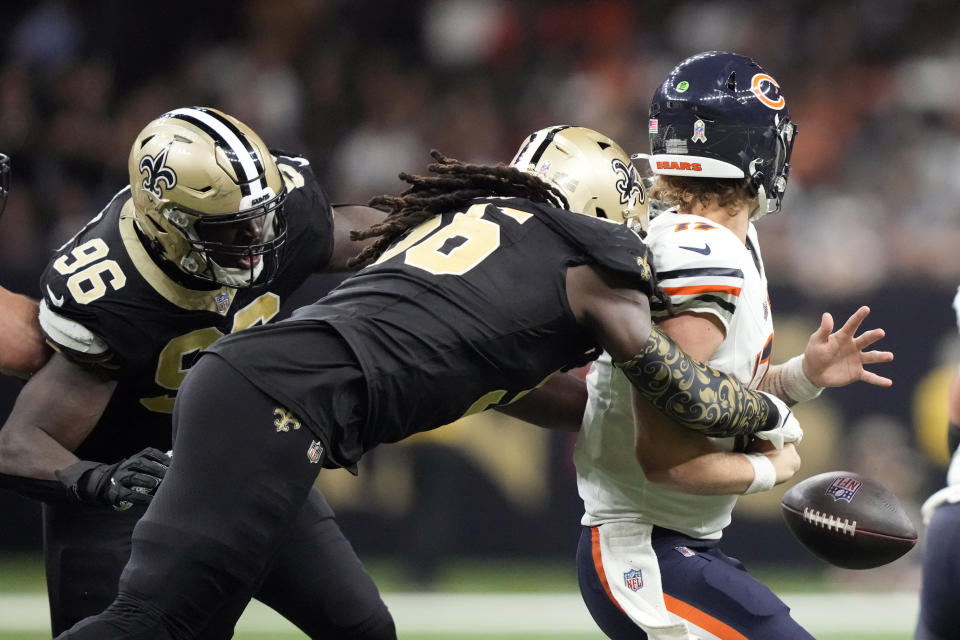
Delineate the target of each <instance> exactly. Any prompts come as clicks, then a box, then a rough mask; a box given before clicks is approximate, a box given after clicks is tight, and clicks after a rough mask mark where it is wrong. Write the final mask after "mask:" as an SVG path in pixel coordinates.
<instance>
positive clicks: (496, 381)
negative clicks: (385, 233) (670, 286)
mask: <svg viewBox="0 0 960 640" xmlns="http://www.w3.org/2000/svg"><path fill="white" fill-rule="evenodd" d="M647 259H648V255H647V249H646V246H645V245H644V244H643V242H642V241H641V240H640V238H639V237H638V236H637V235H636V234H635V233H633V232H632V231H630V230H629V229H628V228H627V227H626V226H624V225H618V224H613V223H610V222H607V221H605V220H600V219H597V218H591V217H588V216H584V215H580V214H576V213H571V212H569V211H564V210H560V209H554V208H551V207H547V206H542V205H538V204H535V203H531V202H529V201H527V200H522V199H496V200H482V201H478V202H476V203H475V204H473V205H472V206H470V207H469V208H467V209H466V210H465V211H462V212H458V213H447V214H443V215H438V216H436V217H434V218H431V219H429V220H427V221H426V222H424V223H422V224H421V225H419V226H418V227H416V228H414V229H412V230H411V231H410V232H409V233H408V234H407V235H406V236H405V237H404V238H402V239H401V240H400V241H398V242H397V243H395V244H394V245H393V246H392V247H391V248H390V249H388V250H387V251H386V252H385V253H384V255H383V256H382V257H381V258H380V260H378V261H377V263H376V264H374V265H371V266H369V267H367V268H365V269H363V270H362V271H360V272H358V273H357V274H355V275H353V276H351V277H350V278H348V279H347V280H345V281H344V282H343V283H342V284H341V285H340V286H339V287H337V288H336V289H334V290H333V291H332V292H331V293H330V294H329V295H327V296H326V297H325V298H323V299H322V300H320V301H318V302H317V303H315V304H313V305H310V306H307V307H303V308H301V309H298V310H297V311H296V312H295V313H294V314H293V316H292V317H291V318H290V319H288V320H285V321H283V322H280V323H277V324H275V325H272V326H270V327H259V328H257V329H256V330H254V331H251V332H246V333H245V334H243V335H237V336H230V337H228V338H225V339H224V340H223V341H221V342H219V343H217V345H214V346H213V347H212V348H211V349H209V351H211V352H213V353H217V354H218V355H220V356H221V357H223V358H225V359H226V360H227V361H228V362H230V363H231V364H232V365H233V366H234V367H235V368H237V369H238V370H239V371H241V372H242V373H244V374H245V376H246V377H247V378H248V379H249V380H251V381H252V382H253V383H254V384H255V385H257V386H258V387H260V388H261V389H263V390H264V391H265V392H266V393H268V394H270V395H271V396H273V397H274V398H275V399H277V400H278V401H279V402H281V403H283V404H284V405H285V406H286V407H287V408H288V409H290V410H291V411H294V412H295V413H297V414H298V415H299V416H300V417H301V418H303V419H305V420H306V421H307V424H309V425H310V426H311V427H312V428H314V429H315V430H316V431H317V433H318V434H320V435H322V436H323V438H324V439H325V440H327V442H326V444H327V445H328V449H329V451H330V454H331V456H332V457H333V459H334V461H335V462H337V463H338V464H341V465H345V466H346V465H349V464H351V463H353V462H355V461H356V459H357V458H359V456H360V454H361V453H362V452H363V451H366V450H368V449H370V448H371V447H373V446H375V445H376V444H378V443H380V442H393V441H396V440H400V439H402V438H404V437H406V436H408V435H410V434H412V433H415V432H417V431H423V430H426V429H431V428H435V427H438V426H441V425H443V424H447V423H449V422H452V421H453V420H456V419H457V418H460V417H461V416H464V415H468V414H471V413H476V412H478V411H482V410H484V409H487V408H489V407H492V406H498V405H504V404H508V403H510V402H512V401H514V400H516V399H518V398H519V397H521V396H522V395H523V394H524V393H525V392H527V391H529V390H531V389H533V388H535V387H537V386H538V385H539V384H541V383H542V382H543V381H545V380H546V378H548V377H549V376H550V375H552V374H553V373H555V372H557V371H559V370H562V369H566V368H569V367H575V366H579V365H582V364H585V363H586V362H587V361H589V360H590V359H592V358H594V357H595V356H596V355H597V354H598V350H599V346H598V344H597V342H596V340H595V339H594V338H593V337H592V336H591V335H590V333H588V332H587V331H586V330H585V329H584V328H583V327H582V326H581V325H580V324H579V323H578V322H577V321H576V319H575V317H574V316H573V313H572V311H571V310H570V307H569V305H568V302H567V295H566V270H567V268H568V267H570V266H575V265H580V264H586V263H593V264H598V265H601V266H602V267H604V268H606V269H608V270H611V271H615V272H617V273H618V274H620V275H621V276H622V277H625V278H626V279H628V281H629V282H631V283H633V284H634V285H635V286H636V287H637V288H638V289H641V290H643V291H644V292H645V293H647V294H648V295H649V294H651V293H652V289H651V285H652V274H651V271H650V267H649V265H648V261H647ZM328 326H329V327H332V328H333V329H334V330H335V331H336V332H338V333H339V334H340V335H341V336H342V337H343V339H344V340H345V341H346V342H347V344H349V346H350V348H351V349H352V351H353V353H354V355H355V357H356V360H357V362H358V363H359V366H360V367H361V368H362V371H363V375H364V377H365V379H366V383H367V396H368V397H367V401H366V405H367V412H366V418H365V424H364V426H363V428H362V433H359V434H354V433H346V432H344V429H342V428H341V429H340V433H337V432H336V429H334V430H333V432H331V431H330V430H329V425H325V424H324V422H325V421H326V422H328V421H329V418H330V415H331V414H330V411H329V410H328V409H327V408H325V407H321V406H317V401H315V400H314V399H316V398H324V397H328V394H325V393H322V392H320V391H319V390H318V389H316V388H312V386H313V387H315V386H316V385H314V384H313V382H314V381H315V380H325V379H326V378H325V377H324V376H323V375H319V374H318V372H319V370H320V368H321V367H327V368H329V367H330V366H331V364H330V363H327V362H326V361H325V359H324V355H323V354H321V353H313V352H312V351H311V345H319V344H324V343H325V342H324V341H325V340H326V338H324V337H322V336H323V333H324V332H326V331H328V329H326V328H325V327H328ZM311 333H312V334H315V336H316V339H312V338H311Z"/></svg>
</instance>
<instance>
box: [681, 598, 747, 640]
mask: <svg viewBox="0 0 960 640" xmlns="http://www.w3.org/2000/svg"><path fill="white" fill-rule="evenodd" d="M663 602H664V603H665V604H666V605H667V611H669V612H670V613H672V614H674V615H676V616H680V617H681V618H683V619H684V620H689V621H690V622H692V623H693V624H695V625H697V626H698V627H700V628H701V629H704V630H706V631H709V632H710V633H712V634H713V635H715V636H717V637H718V638H722V639H723V640H747V636H745V635H743V634H742V633H740V632H739V631H737V630H736V629H734V628H732V627H730V626H729V625H728V624H726V623H725V622H723V621H721V620H717V619H716V618H714V617H713V616H711V615H709V614H707V613H704V612H703V611H700V609H697V608H696V607H694V606H693V605H690V604H687V603H686V602H684V601H683V600H678V599H677V598H674V597H673V596H669V595H667V594H663Z"/></svg>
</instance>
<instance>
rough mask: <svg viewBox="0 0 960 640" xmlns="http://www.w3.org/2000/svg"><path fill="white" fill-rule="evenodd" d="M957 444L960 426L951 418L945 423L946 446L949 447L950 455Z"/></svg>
mask: <svg viewBox="0 0 960 640" xmlns="http://www.w3.org/2000/svg"><path fill="white" fill-rule="evenodd" d="M958 445H960V427H958V426H957V425H955V424H954V423H953V421H952V420H951V421H950V422H948V423H947V447H948V448H949V449H950V455H953V453H954V452H955V451H956V450H957V446H958Z"/></svg>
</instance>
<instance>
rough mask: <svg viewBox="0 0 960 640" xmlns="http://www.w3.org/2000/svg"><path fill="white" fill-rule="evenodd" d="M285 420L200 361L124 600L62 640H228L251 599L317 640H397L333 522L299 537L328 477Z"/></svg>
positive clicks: (309, 443)
mask: <svg viewBox="0 0 960 640" xmlns="http://www.w3.org/2000/svg"><path fill="white" fill-rule="evenodd" d="M283 415H284V414H283V408H282V407H278V405H277V403H276V402H275V401H274V400H272V399H271V398H269V397H268V396H266V395H264V394H263V393H262V392H260V391H259V390H258V389H257V388H256V387H254V386H253V385H251V384H249V383H248V382H247V381H246V380H245V379H244V378H243V377H242V376H241V375H240V374H238V373H237V372H236V371H235V370H234V369H232V368H231V367H230V366H229V365H227V364H226V363H225V362H224V361H223V360H221V359H220V358H218V357H216V356H214V355H207V356H204V357H203V358H201V359H200V360H199V362H198V363H197V364H196V365H195V366H194V367H193V368H192V369H191V372H190V374H189V375H188V377H187V381H186V382H185V383H184V385H183V386H182V387H181V389H180V392H179V397H178V400H177V405H176V410H175V412H174V424H175V427H174V429H175V441H174V453H173V460H172V462H171V466H170V470H169V471H168V473H167V476H166V478H165V479H164V481H163V483H162V484H161V486H160V489H159V490H158V492H157V495H156V497H155V498H154V499H153V501H152V503H151V505H150V507H149V508H148V509H147V511H146V514H145V515H144V516H143V518H141V519H140V521H139V522H138V523H137V525H136V528H135V530H134V533H133V538H132V551H131V555H130V560H129V562H128V563H127V566H126V568H125V569H124V571H123V575H122V576H121V579H120V585H119V593H118V595H117V597H116V599H115V600H114V601H113V603H112V604H111V605H110V606H109V607H108V608H107V609H106V611H104V612H103V613H101V614H100V615H97V616H94V617H92V618H88V619H86V620H85V621H83V622H81V623H79V624H77V625H75V626H74V627H73V628H72V629H71V630H70V631H68V632H66V633H64V634H63V635H61V636H58V638H63V639H66V638H72V639H87V638H89V639H96V640H113V639H118V640H119V639H120V638H123V639H125V640H167V639H175V640H182V639H187V638H191V639H192V638H203V639H204V640H207V638H210V639H213V638H228V637H230V631H231V630H232V628H233V623H234V622H235V621H236V619H237V618H238V617H239V615H240V613H241V612H242V610H243V608H244V607H245V606H246V604H247V602H248V601H249V600H250V598H251V596H252V595H254V594H257V597H258V598H259V599H261V600H263V601H264V602H265V603H266V604H268V605H270V606H272V607H273V608H275V609H277V610H278V611H280V613H282V614H284V615H285V616H286V617H288V618H289V619H291V620H292V621H293V622H294V623H295V624H297V626H299V627H300V628H301V629H302V630H303V631H304V632H305V633H307V634H308V635H309V636H310V637H312V638H343V637H352V638H364V639H365V640H380V639H387V638H395V637H396V633H395V631H394V627H393V622H392V619H391V618H390V615H389V613H388V611H387V609H386V607H385V606H384V605H383V603H382V601H381V600H380V598H379V595H378V594H377V591H376V587H375V586H374V585H373V583H372V581H370V579H369V577H368V576H367V575H366V573H365V572H364V571H363V568H362V566H361V565H360V563H359V560H357V559H356V555H355V554H354V553H353V550H352V549H351V548H350V545H349V543H348V542H347V541H346V540H345V539H344V538H343V536H342V534H341V533H340V531H339V529H338V528H337V527H336V526H333V527H332V528H331V527H328V526H327V525H326V524H323V525H322V526H321V523H323V522H332V520H329V519H327V518H313V519H312V524H313V526H312V527H306V528H304V527H302V526H300V525H301V524H302V522H301V521H302V520H303V518H302V517H301V514H302V513H303V511H304V504H305V501H307V498H308V495H310V494H311V487H312V484H313V481H314V479H315V478H316V476H317V473H318V472H319V470H320V464H319V463H317V462H314V461H313V460H315V459H316V458H315V457H314V458H313V460H312V459H311V457H310V456H309V455H308V452H309V451H311V447H313V450H315V449H316V447H315V446H313V442H314V436H313V435H312V434H311V433H310V431H309V430H308V429H307V428H306V427H305V426H303V427H300V428H296V427H295V424H294V423H293V422H291V421H289V420H286V419H284V418H283ZM314 493H316V492H315V491H314ZM311 502H312V500H311ZM295 525H297V526H295Z"/></svg>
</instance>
